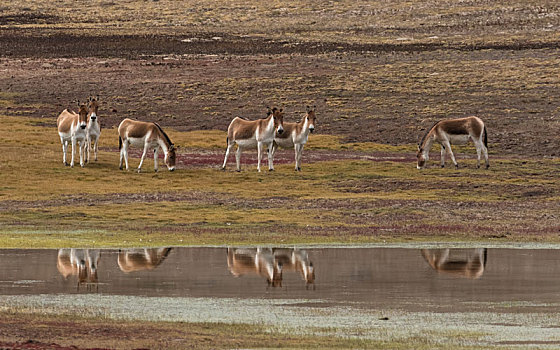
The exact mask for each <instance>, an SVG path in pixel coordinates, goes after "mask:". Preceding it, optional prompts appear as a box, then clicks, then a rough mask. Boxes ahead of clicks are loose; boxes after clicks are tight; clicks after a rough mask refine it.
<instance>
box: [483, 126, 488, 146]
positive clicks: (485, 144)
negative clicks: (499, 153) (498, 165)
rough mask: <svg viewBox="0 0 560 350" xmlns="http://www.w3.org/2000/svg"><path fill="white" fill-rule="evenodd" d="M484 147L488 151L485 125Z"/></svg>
mask: <svg viewBox="0 0 560 350" xmlns="http://www.w3.org/2000/svg"><path fill="white" fill-rule="evenodd" d="M484 147H486V149H488V132H486V125H484Z"/></svg>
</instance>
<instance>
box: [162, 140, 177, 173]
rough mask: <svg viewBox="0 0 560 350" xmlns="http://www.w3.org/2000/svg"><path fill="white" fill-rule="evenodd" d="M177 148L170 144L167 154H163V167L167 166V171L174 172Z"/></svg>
mask: <svg viewBox="0 0 560 350" xmlns="http://www.w3.org/2000/svg"><path fill="white" fill-rule="evenodd" d="M178 148H179V147H177V146H175V145H174V144H171V146H169V148H168V149H167V152H166V153H165V165H167V169H169V171H174V170H175V161H176V159H177V155H176V154H175V151H176V150H177V149H178Z"/></svg>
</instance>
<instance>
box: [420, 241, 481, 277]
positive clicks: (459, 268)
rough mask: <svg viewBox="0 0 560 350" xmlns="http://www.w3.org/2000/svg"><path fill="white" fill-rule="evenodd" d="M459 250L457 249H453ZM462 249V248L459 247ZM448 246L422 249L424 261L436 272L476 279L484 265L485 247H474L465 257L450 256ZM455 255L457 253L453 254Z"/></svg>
mask: <svg viewBox="0 0 560 350" xmlns="http://www.w3.org/2000/svg"><path fill="white" fill-rule="evenodd" d="M453 250H455V251H456V250H459V249H453ZM461 251H462V249H461ZM450 253H451V252H450V250H449V248H445V249H422V256H423V257H424V259H426V262H427V263H428V264H429V265H430V266H431V267H432V269H434V270H435V271H437V272H440V273H446V274H450V275H455V276H459V277H465V278H471V279H477V278H480V277H481V276H482V274H483V273H484V268H485V267H486V259H487V250H486V248H475V249H472V250H469V251H468V252H467V254H466V258H460V259H458V258H454V259H452V258H451V257H450V255H451V254H450ZM455 255H457V254H455Z"/></svg>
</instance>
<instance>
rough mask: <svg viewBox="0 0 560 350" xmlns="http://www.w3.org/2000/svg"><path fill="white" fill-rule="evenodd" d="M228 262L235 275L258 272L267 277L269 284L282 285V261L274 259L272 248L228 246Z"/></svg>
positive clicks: (273, 285)
mask: <svg viewBox="0 0 560 350" xmlns="http://www.w3.org/2000/svg"><path fill="white" fill-rule="evenodd" d="M227 257H228V259H227V263H228V268H229V271H230V272H231V273H232V275H234V276H235V277H239V276H243V275H246V274H256V275H259V276H262V277H264V278H266V282H267V284H268V286H269V287H270V286H272V287H282V263H279V262H278V261H276V260H275V259H274V254H273V252H272V249H270V248H228V249H227Z"/></svg>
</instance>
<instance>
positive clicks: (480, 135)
mask: <svg viewBox="0 0 560 350" xmlns="http://www.w3.org/2000/svg"><path fill="white" fill-rule="evenodd" d="M469 139H471V140H472V141H473V142H474V145H475V147H476V153H477V156H478V159H477V162H476V166H477V168H480V153H481V152H482V153H484V160H485V161H486V169H488V167H489V166H490V163H488V134H487V132H486V126H485V125H484V122H483V121H482V120H480V118H477V117H466V118H459V119H446V120H442V121H439V122H437V123H435V124H434V125H433V126H432V127H431V128H430V129H428V131H427V132H426V134H424V136H423V137H422V140H421V141H420V143H419V144H418V153H417V154H416V157H417V158H418V163H417V165H416V167H417V168H418V169H422V168H423V167H424V166H425V165H426V162H427V161H428V159H429V154H430V148H432V144H433V143H434V141H435V142H438V143H439V144H441V167H442V168H443V167H444V166H445V150H446V149H447V152H448V153H449V155H450V156H451V160H452V161H453V164H455V168H458V167H459V165H458V164H457V161H456V160H455V156H454V155H453V151H451V144H452V143H453V144H461V143H467V142H468V141H469Z"/></svg>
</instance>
